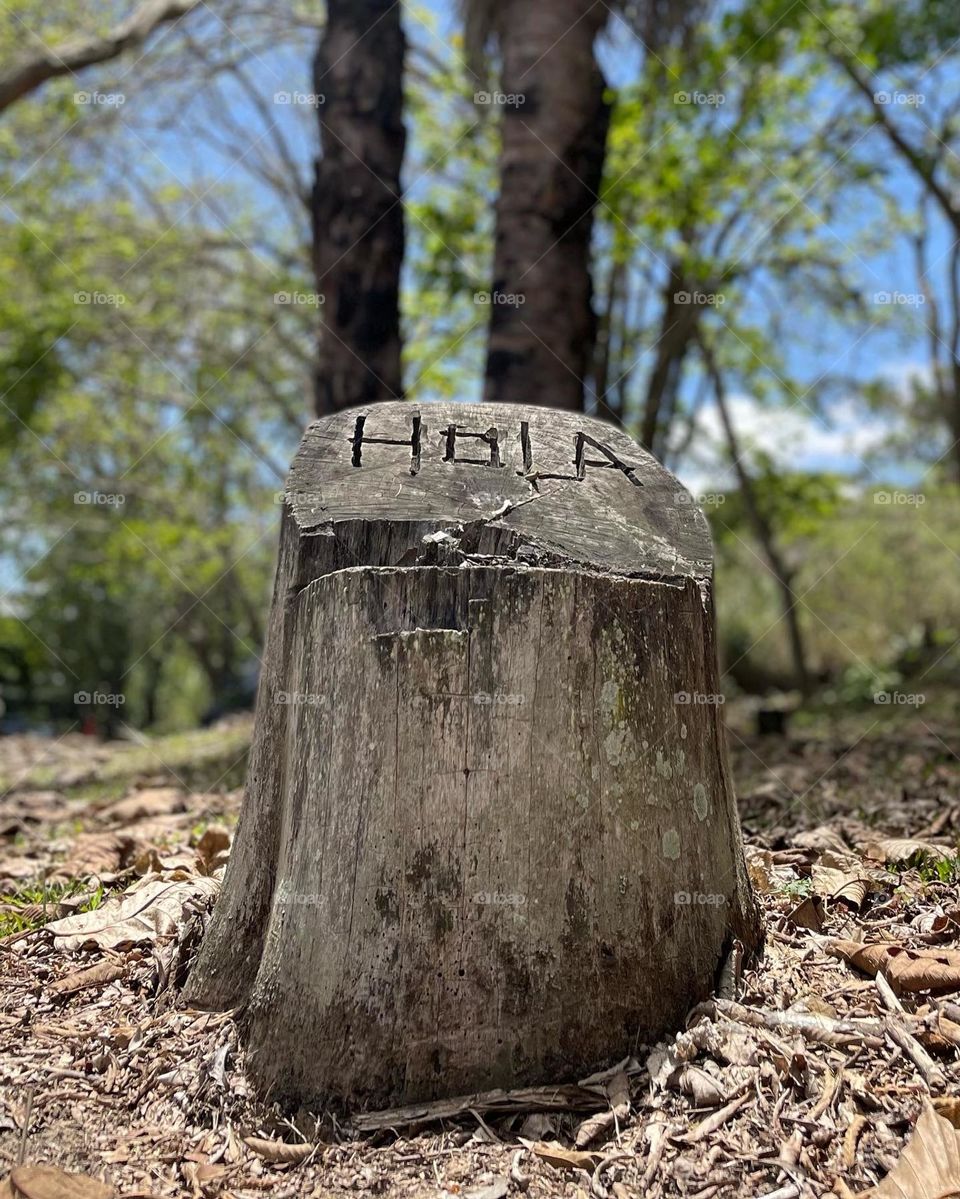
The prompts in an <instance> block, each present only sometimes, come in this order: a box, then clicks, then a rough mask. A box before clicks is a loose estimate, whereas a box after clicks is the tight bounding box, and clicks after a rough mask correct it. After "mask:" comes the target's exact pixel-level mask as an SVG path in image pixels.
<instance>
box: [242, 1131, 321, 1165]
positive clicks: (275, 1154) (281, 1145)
mask: <svg viewBox="0 0 960 1199" xmlns="http://www.w3.org/2000/svg"><path fill="white" fill-rule="evenodd" d="M243 1143H244V1144H245V1145H246V1146H247V1148H248V1149H252V1150H253V1152H254V1153H255V1154H256V1155H257V1156H258V1157H262V1158H263V1160H264V1161H267V1162H277V1163H280V1162H283V1163H286V1164H291V1165H295V1164H296V1163H297V1162H302V1161H306V1159H307V1158H308V1157H309V1156H310V1154H311V1153H313V1151H314V1150H315V1149H316V1145H311V1144H309V1143H307V1142H304V1144H302V1145H290V1144H288V1143H287V1142H286V1141H267V1140H263V1139H262V1138H261V1137H244V1138H243Z"/></svg>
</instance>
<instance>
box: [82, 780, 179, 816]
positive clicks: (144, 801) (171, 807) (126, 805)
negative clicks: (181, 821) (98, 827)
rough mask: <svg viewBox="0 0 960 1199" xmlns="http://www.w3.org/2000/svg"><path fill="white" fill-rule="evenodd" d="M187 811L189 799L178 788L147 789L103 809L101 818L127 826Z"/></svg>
mask: <svg viewBox="0 0 960 1199" xmlns="http://www.w3.org/2000/svg"><path fill="white" fill-rule="evenodd" d="M186 810H187V799H186V796H185V795H184V794H183V792H182V791H180V790H179V789H178V788H176V787H147V788H145V789H144V790H143V791H135V792H134V793H133V794H132V795H128V796H127V797H126V798H125V799H120V800H117V802H116V803H112V804H110V805H109V807H106V808H103V809H102V810H101V812H100V817H101V819H103V820H108V821H109V822H110V823H111V824H127V823H129V822H130V821H134V820H146V819H147V818H149V817H151V816H170V815H172V814H173V813H175V812H185V811H186Z"/></svg>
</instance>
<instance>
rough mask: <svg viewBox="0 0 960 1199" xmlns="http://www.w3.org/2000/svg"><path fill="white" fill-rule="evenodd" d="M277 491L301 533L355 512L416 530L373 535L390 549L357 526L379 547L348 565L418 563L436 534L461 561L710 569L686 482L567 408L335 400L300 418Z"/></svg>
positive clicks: (653, 572) (663, 571)
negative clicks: (304, 420)
mask: <svg viewBox="0 0 960 1199" xmlns="http://www.w3.org/2000/svg"><path fill="white" fill-rule="evenodd" d="M285 499H286V502H287V504H288V506H289V510H290V512H291V513H292V516H293V519H294V520H295V521H296V524H297V526H298V528H299V530H300V532H301V533H302V534H309V533H311V532H317V533H320V532H334V533H335V532H336V529H337V526H338V525H341V524H342V523H343V522H354V521H360V522H365V523H368V524H374V525H377V524H381V523H383V522H387V523H388V524H391V525H406V526H408V527H412V528H414V529H415V530H416V534H417V536H416V538H415V543H416V548H414V542H413V541H411V539H410V538H409V537H408V538H406V539H404V538H402V537H401V538H399V539H398V538H392V539H391V538H389V537H387V538H386V539H385V542H392V544H393V551H392V553H393V557H392V558H391V555H390V553H388V552H386V551H385V550H383V546H382V545H381V549H380V550H379V551H378V550H375V549H374V548H373V545H374V543H373V542H372V541H370V540H369V539H366V538H365V541H366V544H367V554H368V556H372V557H379V560H377V561H368V560H364V561H363V562H358V565H360V564H364V565H394V566H415V565H421V564H428V563H429V558H428V557H426V556H425V555H424V554H423V553H421V552H420V547H421V545H422V546H423V547H424V548H425V549H427V550H429V549H430V547H431V544H432V545H433V546H434V547H437V546H442V544H443V541H444V537H445V535H446V538H447V540H448V541H449V542H450V543H453V542H456V544H457V546H458V548H459V550H460V555H461V561H464V562H465V561H470V560H476V561H477V562H478V563H483V564H488V565H489V564H491V560H504V559H510V558H513V559H515V560H516V561H517V562H518V563H526V564H529V565H540V566H570V565H571V564H579V565H580V566H582V567H586V568H588V569H595V570H601V571H605V572H609V573H613V574H616V575H620V576H626V577H637V576H639V577H644V578H652V579H664V580H671V579H677V578H691V577H692V578H702V579H708V578H710V577H711V575H712V560H713V555H712V547H711V542H710V534H709V530H708V527H707V522H706V520H705V518H704V516H703V514H702V513H701V512H700V510H699V509H698V508H697V507H696V505H695V504H694V502H693V500H692V498H691V496H690V495H689V493H688V492H687V491H686V490H685V489H684V488H683V486H682V485H681V484H680V483H679V482H678V481H677V479H676V478H674V476H673V475H671V474H670V472H669V471H668V470H666V469H665V468H664V467H663V466H661V465H660V463H658V462H657V461H656V459H654V458H653V457H652V456H651V455H650V454H648V453H647V452H646V451H645V450H644V449H642V448H641V447H640V446H639V445H637V443H636V442H634V441H633V440H632V439H631V438H630V437H628V436H627V435H626V434H625V433H624V432H622V431H621V430H619V429H616V428H614V427H613V426H612V425H608V424H606V423H604V422H603V421H599V420H596V419H595V418H593V417H589V416H584V415H582V414H580V413H573V412H559V411H556V410H553V409H549V408H540V407H534V406H531V405H520V404H459V403H442V404H420V405H418V404H413V403H407V402H404V401H391V402H387V403H381V404H371V405H368V406H366V407H362V408H351V409H347V410H345V411H343V412H340V413H337V414H336V415H333V416H328V417H324V418H322V419H321V420H318V421H315V422H314V423H313V424H311V425H310V426H309V428H308V429H307V431H306V433H305V434H304V437H303V440H302V442H301V444H300V448H299V450H298V452H297V455H296V458H295V459H294V462H293V465H292V467H291V470H290V474H289V476H288V478H287V485H286V491H285ZM431 536H433V538H434V540H433V542H432V543H431V542H430V538H431ZM425 539H426V540H425ZM401 549H402V552H401Z"/></svg>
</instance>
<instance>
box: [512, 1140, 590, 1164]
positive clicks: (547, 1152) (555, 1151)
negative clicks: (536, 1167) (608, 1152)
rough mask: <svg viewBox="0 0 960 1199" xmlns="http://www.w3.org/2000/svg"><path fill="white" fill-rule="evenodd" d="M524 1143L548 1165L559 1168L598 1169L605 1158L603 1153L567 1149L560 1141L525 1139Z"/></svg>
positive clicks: (522, 1141)
mask: <svg viewBox="0 0 960 1199" xmlns="http://www.w3.org/2000/svg"><path fill="white" fill-rule="evenodd" d="M520 1141H521V1143H522V1144H524V1145H526V1147H527V1148H528V1149H529V1150H530V1151H531V1153H535V1154H536V1155H537V1157H539V1158H540V1159H541V1160H543V1161H545V1162H546V1163H547V1164H548V1165H551V1166H556V1168H557V1169H558V1170H590V1171H593V1170H595V1169H596V1167H597V1165H598V1163H599V1162H601V1161H602V1160H603V1154H602V1153H586V1152H584V1151H582V1150H579V1149H565V1148H564V1147H563V1145H561V1144H560V1143H559V1142H558V1141H525V1140H523V1137H521V1138H520Z"/></svg>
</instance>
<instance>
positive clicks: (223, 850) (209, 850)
mask: <svg viewBox="0 0 960 1199" xmlns="http://www.w3.org/2000/svg"><path fill="white" fill-rule="evenodd" d="M229 850H230V834H229V833H228V832H227V830H226V829H225V828H218V827H217V826H216V825H213V824H211V825H210V827H209V828H208V829H206V830H205V831H204V834H203V836H202V837H201V838H200V840H199V841H198V842H197V856H198V858H199V859H200V866H201V868H202V870H203V873H204V874H213V872H214V871H215V870H218V869H219V868H220V867H221V866H222V865H223V864H224V863H225V862H226V860H227V858H228V857H229V856H230V855H229Z"/></svg>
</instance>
